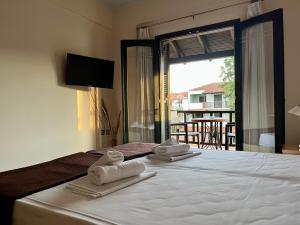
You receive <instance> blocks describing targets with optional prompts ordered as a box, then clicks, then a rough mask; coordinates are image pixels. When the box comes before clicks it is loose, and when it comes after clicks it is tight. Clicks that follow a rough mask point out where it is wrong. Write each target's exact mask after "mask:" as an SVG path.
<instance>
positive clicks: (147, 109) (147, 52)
mask: <svg viewBox="0 0 300 225" xmlns="http://www.w3.org/2000/svg"><path fill="white" fill-rule="evenodd" d="M155 43H156V42H155V41H154V40H123V41H121V67H122V105H123V110H122V111H123V143H130V142H159V141H160V139H159V137H160V134H159V133H160V132H159V128H160V125H159V124H158V122H157V121H158V120H157V118H158V117H159V116H158V115H157V114H158V112H159V110H158V107H159V106H158V105H157V104H156V102H157V101H155V100H154V99H155V98H156V96H157V95H158V90H156V88H155V85H154V84H155V82H157V77H156V76H155V73H156V70H157V69H156V68H157V66H156V65H157V59H156V55H157V54H155V49H156V44H155Z"/></svg>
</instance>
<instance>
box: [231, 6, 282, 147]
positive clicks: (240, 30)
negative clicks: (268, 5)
mask: <svg viewBox="0 0 300 225" xmlns="http://www.w3.org/2000/svg"><path fill="white" fill-rule="evenodd" d="M235 39H236V47H235V49H236V54H235V61H236V113H237V115H236V119H237V130H236V136H237V137H236V138H237V150H245V151H256V152H257V151H258V152H273V153H275V152H276V153H281V152H282V145H283V143H284V67H283V65H284V64H283V63H284V62H283V59H284V56H283V23H282V10H281V9H279V10H275V11H272V12H269V13H266V14H262V15H259V16H256V17H252V18H250V19H248V20H245V21H243V22H240V23H237V24H236V25H235Z"/></svg>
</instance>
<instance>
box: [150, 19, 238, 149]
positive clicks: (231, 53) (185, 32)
mask: <svg viewBox="0 0 300 225" xmlns="http://www.w3.org/2000/svg"><path fill="white" fill-rule="evenodd" d="M239 22H240V19H234V20H228V21H224V22H219V23H214V24H209V25H204V26H200V27H195V28H190V29H187V30H181V31H176V32H172V33H167V34H162V35H158V36H155V42H156V45H157V47H156V48H157V49H159V47H160V43H161V42H162V41H164V40H167V39H170V38H174V37H178V36H184V35H191V34H196V33H201V32H207V31H210V30H217V29H222V28H226V27H233V28H235V25H236V24H237V23H239ZM159 51H160V49H159ZM234 55H235V51H232V50H229V51H223V52H216V53H209V54H206V55H195V56H189V57H185V59H180V60H179V59H174V60H171V61H170V62H169V64H173V63H183V62H187V61H189V62H191V61H199V60H206V59H216V58H222V57H228V56H234ZM159 57H160V52H158V57H157V58H156V60H157V63H156V64H157V67H156V72H155V74H157V78H156V79H158V81H157V82H155V85H160V84H161V82H160V76H159V73H160V59H159ZM155 89H156V90H160V88H159V87H156V88H155ZM158 95H159V94H158ZM155 101H156V103H155V104H158V105H159V106H157V107H158V108H159V110H160V104H162V103H160V101H159V98H156V99H155ZM236 110H237V109H236ZM165 122H166V123H167V125H166V126H168V121H165ZM158 124H159V125H158V126H160V125H161V121H160V120H159V122H158ZM158 135H159V137H158V139H156V140H160V137H161V133H160V131H159V134H158ZM166 136H168V135H166ZM159 143H160V142H159Z"/></svg>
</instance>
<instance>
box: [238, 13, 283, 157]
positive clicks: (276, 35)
mask: <svg viewBox="0 0 300 225" xmlns="http://www.w3.org/2000/svg"><path fill="white" fill-rule="evenodd" d="M265 22H272V23H273V64H274V98H275V101H274V103H275V104H274V107H275V109H274V111H275V152H276V153H282V146H283V144H284V143H285V111H284V101H285V100H284V34H283V9H277V10H274V11H271V12H268V13H265V14H262V15H259V16H256V17H253V18H250V19H247V20H245V21H242V22H240V23H237V24H236V25H235V40H236V41H235V75H236V81H237V82H236V83H235V90H236V109H237V110H236V122H237V123H236V148H237V149H238V150H242V149H243V142H244V141H243V139H244V137H243V111H242V110H243V104H242V101H243V100H242V98H243V97H242V96H243V75H242V31H243V30H244V29H246V28H249V27H251V26H254V25H257V24H260V23H265Z"/></svg>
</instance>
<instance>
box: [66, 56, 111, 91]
mask: <svg viewBox="0 0 300 225" xmlns="http://www.w3.org/2000/svg"><path fill="white" fill-rule="evenodd" d="M65 81H66V84H68V85H78V86H92V87H100V88H113V82H114V62H113V61H109V60H104V59H98V58H92V57H87V56H81V55H75V54H71V53H68V54H67V68H66V76H65Z"/></svg>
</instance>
